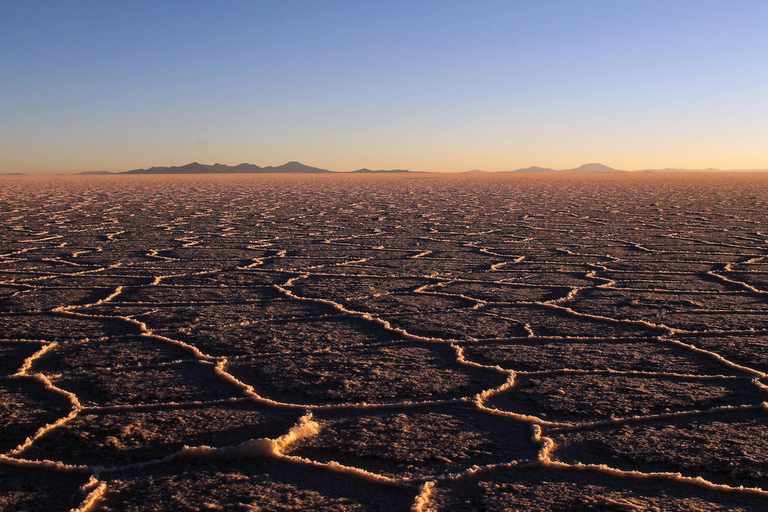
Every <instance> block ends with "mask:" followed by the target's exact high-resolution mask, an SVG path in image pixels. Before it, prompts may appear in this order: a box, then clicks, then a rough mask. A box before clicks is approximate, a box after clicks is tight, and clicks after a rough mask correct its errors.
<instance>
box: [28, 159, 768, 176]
mask: <svg viewBox="0 0 768 512" xmlns="http://www.w3.org/2000/svg"><path fill="white" fill-rule="evenodd" d="M750 171H751V172H764V171H768V169H729V170H728V171H725V172H750ZM424 172H427V171H411V170H408V169H379V170H371V169H367V168H363V169H357V170H356V171H344V172H343V173H344V174H402V173H424ZM493 172H498V173H576V172H587V173H627V172H632V173H637V172H723V171H722V170H721V169H712V168H709V169H674V168H666V169H642V170H639V171H625V170H621V169H614V168H612V167H608V166H607V165H604V164H600V163H589V164H584V165H581V166H579V167H575V168H573V169H560V170H557V169H550V168H549V167H536V166H531V167H526V168H524V169H516V170H514V171H483V170H480V169H473V170H471V171H466V173H465V174H470V173H471V174H480V173H493ZM280 173H293V174H298V173H309V174H337V173H338V174H341V173H342V171H330V170H328V169H321V168H319V167H312V166H310V165H305V164H302V163H301V162H295V161H293V162H288V163H287V164H283V165H278V166H268V167H259V166H258V165H255V164H248V163H242V164H238V165H225V164H219V163H216V164H212V165H209V164H201V163H199V162H192V163H189V164H186V165H180V166H172V167H150V168H148V169H133V170H131V171H122V172H117V173H113V172H110V171H86V172H81V173H80V174H87V175H103V174H280ZM14 174H20V173H14Z"/></svg>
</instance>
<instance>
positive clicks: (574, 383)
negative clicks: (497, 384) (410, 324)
mask: <svg viewBox="0 0 768 512" xmlns="http://www.w3.org/2000/svg"><path fill="white" fill-rule="evenodd" d="M765 398H766V395H765V394H764V393H761V392H760V391H759V390H758V389H757V387H756V386H755V385H754V384H752V382H751V380H750V379H728V378H696V377H667V376H652V375H607V374H583V373H563V374H554V375H551V374H550V375H546V376H524V375H518V376H517V377H516V379H515V385H514V387H512V388H511V389H507V390H505V391H503V392H501V393H498V394H495V395H493V396H491V397H490V398H489V399H487V400H486V401H485V404H486V405H487V406H489V407H494V408H497V409H500V410H503V411H511V412H515V413H518V414H528V415H532V416H537V417H540V418H542V419H546V420H552V421H590V420H602V419H608V418H611V417H617V418H624V417H630V416H639V415H649V414H664V413H670V412H680V411H690V410H701V409H709V408H712V407H722V406H726V405H744V404H748V405H754V404H759V403H761V402H762V401H763V400H764V399H765Z"/></svg>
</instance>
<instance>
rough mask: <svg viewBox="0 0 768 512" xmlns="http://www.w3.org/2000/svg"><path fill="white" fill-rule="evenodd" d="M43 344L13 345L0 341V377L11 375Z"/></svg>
mask: <svg viewBox="0 0 768 512" xmlns="http://www.w3.org/2000/svg"><path fill="white" fill-rule="evenodd" d="M42 346H43V343H14V342H12V341H3V340H0V377H7V376H9V375H13V374H14V373H16V372H17V371H19V369H20V368H21V366H22V365H23V364H24V360H25V359H26V358H28V357H29V356H31V355H32V354H34V353H35V352H37V351H38V350H40V347H42Z"/></svg>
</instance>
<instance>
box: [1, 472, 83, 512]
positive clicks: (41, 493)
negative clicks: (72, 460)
mask: <svg viewBox="0 0 768 512" xmlns="http://www.w3.org/2000/svg"><path fill="white" fill-rule="evenodd" d="M5 464H6V463H0V510H8V511H10V510H18V511H31V510H45V511H51V512H53V511H59V510H60V511H62V512H64V511H67V510H70V509H75V508H77V506H78V505H79V504H80V502H81V501H82V500H83V498H85V494H86V493H81V492H78V491H79V489H80V487H81V486H82V485H83V484H85V483H86V482H88V479H89V475H86V474H77V473H63V472H61V471H56V470H54V469H44V468H21V467H17V466H10V465H5Z"/></svg>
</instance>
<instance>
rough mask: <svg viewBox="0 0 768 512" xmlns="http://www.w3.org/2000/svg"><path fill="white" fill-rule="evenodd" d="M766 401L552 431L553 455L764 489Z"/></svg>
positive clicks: (767, 445) (565, 459) (558, 458)
mask: <svg viewBox="0 0 768 512" xmlns="http://www.w3.org/2000/svg"><path fill="white" fill-rule="evenodd" d="M767 418H768V410H766V406H765V404H761V405H755V406H744V407H722V408H713V409H711V410H703V411H699V412H690V413H680V414H677V415H669V416H668V417H648V418H642V417H640V418H636V419H634V420H629V421H616V422H605V423H604V424H603V425H598V426H591V427H590V428H579V427H577V428H575V429H571V428H559V429H553V430H550V431H549V433H548V436H549V437H550V438H551V439H552V440H553V441H554V445H555V448H554V450H553V452H552V459H553V460H556V461H561V462H564V463H567V464H577V463H584V464H592V465H600V464H607V465H608V466H610V467H613V468H616V469H619V470H625V471H640V472H644V473H649V472H667V473H681V474H682V475H683V476H685V477H690V478H696V477H703V478H704V479H706V480H707V481H710V482H713V483H715V484H724V485H729V486H736V487H738V486H742V485H743V486H745V487H758V488H761V489H763V490H765V491H768V489H765V487H766V486H765V478H766V469H765V464H764V463H763V462H762V461H764V459H765V453H766V451H768V443H767V442H766V439H768V423H767V422H766V419H767Z"/></svg>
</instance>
